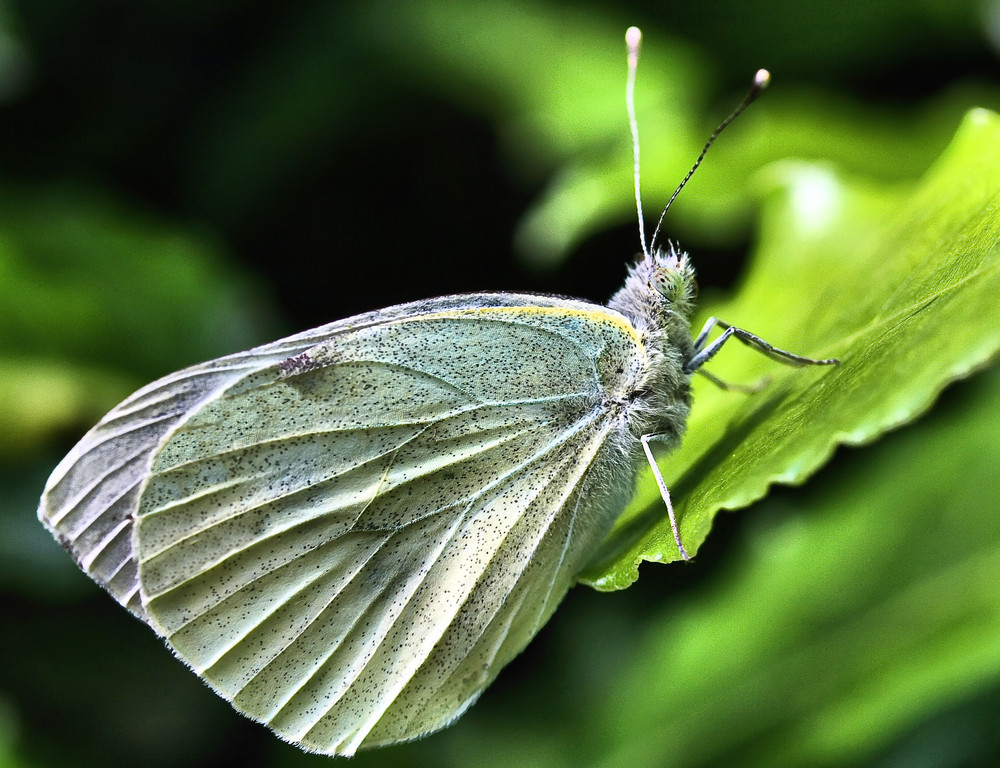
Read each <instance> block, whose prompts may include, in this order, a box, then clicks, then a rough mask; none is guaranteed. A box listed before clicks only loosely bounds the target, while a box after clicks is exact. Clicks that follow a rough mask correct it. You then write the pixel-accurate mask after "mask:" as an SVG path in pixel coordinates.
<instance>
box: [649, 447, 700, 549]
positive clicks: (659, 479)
mask: <svg viewBox="0 0 1000 768" xmlns="http://www.w3.org/2000/svg"><path fill="white" fill-rule="evenodd" d="M664 437H667V435H643V436H642V437H640V438H639V441H640V442H641V443H642V450H644V451H645V452H646V460H647V461H649V466H650V467H651V468H652V470H653V477H655V478H656V485H657V486H659V489H660V496H662V497H663V503H664V504H666V505H667V515H668V516H669V517H670V529H671V530H672V531H673V532H674V541H676V542H677V549H678V551H679V552H680V553H681V557H683V558H684V559H685V560H690V559H691V556H690V555H688V553H687V550H686V549H684V545H683V544H682V543H681V531H680V528H678V527H677V518H676V517H674V505H673V504H672V503H671V502H670V491H668V490H667V484H666V483H665V482H663V475H662V474H660V468H659V466H657V464H656V459H655V458H653V452H652V450H650V448H649V441H650V440H656V439H658V438H664Z"/></svg>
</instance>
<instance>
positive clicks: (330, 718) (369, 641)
mask: <svg viewBox="0 0 1000 768" xmlns="http://www.w3.org/2000/svg"><path fill="white" fill-rule="evenodd" d="M637 42H638V41H637V39H636V41H635V44H636V45H637ZM633 68H634V62H633ZM633 74H634V72H633ZM630 82H631V79H630ZM743 106H745V104H744V105H743ZM741 109H742V106H741ZM633 124H634V120H633ZM713 138H714V137H713ZM643 240H645V238H644V236H643ZM653 241H654V243H655V235H654V238H653ZM694 293H695V283H694V271H693V269H692V268H691V266H690V264H689V262H688V258H687V256H686V254H684V253H681V252H679V251H678V250H676V249H675V248H674V247H673V246H670V247H667V248H665V249H663V248H655V247H654V246H652V245H651V246H650V247H649V248H648V249H647V248H646V246H645V244H644V255H643V257H642V259H641V260H640V261H639V262H638V263H637V264H636V265H635V266H634V267H633V268H632V269H631V270H630V272H629V275H628V278H627V280H626V283H625V286H624V287H623V288H622V289H621V290H620V291H619V292H618V293H617V294H616V295H615V296H614V297H613V298H612V299H611V301H610V302H609V304H608V306H607V307H602V306H598V305H595V304H590V303H587V302H582V301H574V300H570V299H563V298H556V297H547V296H535V295H520V294H510V293H494V294H469V295H463V296H450V297H444V298H437V299H431V300H428V301H421V302H415V303H412V304H404V305H401V306H396V307H390V308H388V309H385V310H381V311H377V312H371V313H368V314H364V315H359V316H357V317H353V318H349V319H347V320H342V321H340V322H336V323H332V324H330V325H326V326H323V327H321V328H317V329H314V330H311V331H307V332H305V333H300V334H298V335H295V336H291V337H289V338H287V339H282V340H280V341H277V342H274V343H272V344H268V345H265V346H262V347H258V348H256V349H252V350H249V351H247V352H241V353H238V354H235V355H230V356H228V357H223V358H220V359H218V360H213V361H211V362H208V363H204V364H202V365H197V366H194V367H191V368H187V369H185V370H183V371H180V372H178V373H175V374H172V375H170V376H167V377H165V378H163V379H160V380H159V381H156V382H154V383H152V384H150V385H148V386H147V387H144V388H143V389H141V390H139V391H138V392H137V393H135V394H134V395H132V396H131V397H130V398H128V399H127V400H125V401H124V402H123V403H121V404H120V405H119V406H117V407H116V408H115V409H114V410H112V411H111V412H110V413H109V414H108V415H107V416H105V417H104V418H103V419H102V420H101V422H100V423H99V424H98V425H97V426H96V427H94V428H93V429H92V430H91V431H90V432H88V433H87V434H86V435H85V436H84V437H83V439H82V440H81V441H80V442H79V444H78V445H77V446H76V447H75V448H74V449H73V450H72V451H71V452H70V454H69V455H68V456H67V457H66V458H65V459H64V460H63V461H62V462H61V463H60V464H59V466H58V467H57V468H56V469H55V471H54V472H53V473H52V476H51V477H50V478H49V481H48V483H47V485H46V488H45V492H44V495H43V496H42V500H41V506H40V508H39V517H40V518H41V520H42V521H43V522H44V523H45V525H46V526H48V527H49V529H50V530H51V531H52V532H53V533H54V534H55V536H56V537H57V538H58V539H59V540H60V542H61V543H62V544H63V546H65V547H66V548H67V549H68V550H69V551H70V552H71V553H72V554H73V556H74V557H75V558H76V560H77V562H78V564H79V565H80V567H81V568H82V569H83V570H84V571H86V572H87V574H89V575H90V576H91V577H92V578H93V579H94V580H95V581H97V582H98V583H99V584H100V585H101V586H103V587H104V588H105V589H107V591H108V592H110V593H111V594H112V595H113V596H114V597H115V598H116V599H117V600H118V601H119V602H120V603H121V604H122V605H124V606H125V607H127V608H128V609H129V610H130V611H132V613H134V614H135V615H136V616H138V617H139V618H141V619H142V620H143V621H145V622H146V623H148V624H149V625H150V626H151V627H152V628H153V629H154V630H155V631H156V632H157V633H158V634H160V635H161V636H162V637H163V638H164V639H165V640H166V642H167V643H168V645H169V646H170V648H171V649H172V650H173V651H174V653H176V654H177V655H178V656H179V657H180V658H181V659H183V660H184V662H185V663H187V664H188V665H189V666H191V668H192V669H193V670H194V671H195V672H196V673H197V674H198V675H199V676H200V677H201V678H202V679H203V680H204V681H205V682H206V683H208V685H210V686H211V687H212V688H213V689H214V690H215V691H217V692H218V693H219V694H220V695H221V696H223V697H225V698H226V699H228V700H229V701H231V702H232V704H233V706H234V707H236V708H237V709H238V710H239V711H241V712H243V713H244V714H246V715H248V716H249V717H252V718H254V719H255V720H259V721H261V722H264V723H266V724H267V725H269V726H270V727H271V728H273V729H274V730H275V731H276V732H277V733H278V734H279V735H280V736H281V737H282V738H285V739H288V740H289V741H292V742H295V743H296V744H298V745H300V746H301V747H303V748H305V749H308V750H313V751H317V752H323V753H327V754H340V755H350V754H353V753H354V752H355V751H356V750H357V749H358V748H360V747H370V746H375V745H380V744H390V743H394V742H398V741H403V740H408V739H413V738H417V737H419V736H421V735H424V734H427V733H430V732H432V731H435V730H437V729H440V728H443V727H444V726H446V725H448V724H449V723H450V722H452V721H453V720H454V719H455V718H457V717H458V716H459V715H461V714H462V712H463V711H464V710H465V709H466V708H467V707H468V706H469V705H471V704H472V703H473V702H474V701H475V700H476V698H477V697H478V696H479V695H480V693H482V691H483V690H484V688H485V687H486V686H487V685H488V684H489V683H490V682H491V681H492V680H493V679H494V678H495V677H496V675H497V674H498V672H499V671H500V669H501V668H502V667H503V666H504V664H506V663H507V662H508V661H510V660H511V659H512V658H513V657H514V656H515V655H516V654H517V653H518V652H520V651H521V649H523V648H524V646H525V645H526V644H527V643H528V641H529V640H530V639H531V638H532V637H533V636H534V634H535V633H536V632H537V631H538V630H539V628H540V627H541V626H542V625H543V624H544V623H545V621H546V620H547V619H548V618H549V616H550V615H551V614H552V612H553V611H554V610H555V608H556V606H557V605H558V604H559V602H560V600H562V598H563V596H564V595H565V593H566V591H567V590H568V589H569V587H570V586H571V585H572V584H573V581H574V577H575V576H576V574H577V573H579V571H580V570H581V569H582V568H583V566H584V565H586V564H587V562H588V560H589V558H590V557H591V556H592V554H593V552H594V551H595V549H596V548H597V547H598V545H599V544H600V542H601V540H602V539H603V538H604V536H605V535H606V534H607V533H608V531H609V530H610V528H611V526H612V524H613V523H614V521H615V519H616V518H617V517H618V515H619V514H620V513H621V511H622V509H623V508H624V506H625V504H626V502H627V501H628V499H629V497H630V495H631V493H632V490H633V487H634V484H635V477H636V473H637V471H638V469H639V467H640V466H641V465H642V464H643V463H644V461H645V460H646V459H645V458H644V456H646V457H648V458H649V461H650V462H651V463H652V464H653V466H654V468H655V462H653V461H652V454H651V452H650V450H649V445H648V443H649V441H650V440H652V439H658V440H662V441H664V442H666V443H668V444H671V443H675V442H676V441H677V440H678V439H679V438H680V435H681V433H682V432H683V429H684V425H685V422H686V419H687V415H688V411H689V409H690V403H691V395H690V378H691V375H692V373H693V372H694V371H695V370H697V369H698V368H699V367H700V366H701V365H702V364H703V363H704V362H705V361H707V360H708V359H709V358H711V357H712V355H713V354H715V352H716V351H718V349H719V347H720V346H721V345H722V343H724V342H725V340H726V339H727V338H729V337H730V336H731V335H736V336H737V338H740V339H741V340H743V341H744V342H746V343H748V344H751V345H752V346H755V347H756V348H758V349H760V350H762V351H764V352H765V353H767V354H769V355H770V356H772V357H774V358H775V359H777V360H779V361H782V362H786V363H790V364H795V365H802V364H808V363H819V364H826V363H831V362H835V361H831V360H809V359H807V358H802V357H799V356H796V355H792V354H790V353H787V352H783V351H781V350H776V349H774V348H773V347H771V346H770V345H768V344H767V343H766V342H763V341H762V340H760V339H758V338H757V337H755V336H753V335H751V334H748V333H746V332H745V331H742V330H740V329H737V328H733V327H730V326H727V325H725V324H721V323H718V322H717V321H714V320H713V321H710V322H709V324H708V325H707V326H706V327H705V329H704V331H703V332H702V333H701V334H700V335H699V336H698V337H697V338H696V339H692V337H691V332H690V327H689V320H690V316H691V312H692V310H693V306H694ZM716 324H719V325H722V326H723V327H724V328H725V329H726V330H725V332H724V333H723V334H722V335H721V336H719V337H718V338H716V339H715V341H713V342H711V343H708V341H707V339H708V335H709V332H710V330H711V329H712V328H713V327H714V325H716ZM657 478H658V480H659V481H660V485H661V489H662V491H663V494H664V500H665V501H666V502H667V504H668V510H669V511H670V514H671V518H672V515H673V513H672V509H670V507H669V495H668V494H667V492H666V488H665V486H664V485H663V482H662V478H660V477H659V474H658V473H657ZM672 522H673V520H672ZM674 525H675V533H676V530H677V529H676V523H674ZM677 543H678V546H679V547H680V548H681V552H682V554H684V555H685V556H686V553H684V551H683V548H682V547H681V542H680V537H679V534H678V535H677Z"/></svg>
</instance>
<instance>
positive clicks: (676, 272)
mask: <svg viewBox="0 0 1000 768" xmlns="http://www.w3.org/2000/svg"><path fill="white" fill-rule="evenodd" d="M643 263H644V266H645V267H646V269H645V270H644V271H646V272H647V276H646V284H647V286H648V288H649V289H650V290H652V291H653V292H654V295H655V296H658V297H659V298H660V300H661V301H662V302H664V304H665V306H664V307H663V309H664V310H666V311H667V312H671V313H675V314H678V315H681V316H682V317H684V318H689V317H691V313H692V311H694V302H695V299H696V298H697V297H698V283H697V281H696V280H695V276H694V267H692V266H691V261H690V260H689V259H688V255H687V254H686V253H684V251H682V250H679V249H678V248H677V246H675V245H674V244H673V243H668V244H667V246H666V247H665V248H657V249H656V250H655V251H653V253H652V254H651V255H650V256H648V257H646V258H644V259H643Z"/></svg>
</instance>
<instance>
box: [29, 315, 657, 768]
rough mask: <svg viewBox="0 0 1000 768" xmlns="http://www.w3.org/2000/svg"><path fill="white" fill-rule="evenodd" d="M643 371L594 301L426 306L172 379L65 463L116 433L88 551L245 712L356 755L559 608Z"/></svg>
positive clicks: (421, 722) (480, 679)
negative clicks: (127, 579)
mask: <svg viewBox="0 0 1000 768" xmlns="http://www.w3.org/2000/svg"><path fill="white" fill-rule="evenodd" d="M642 366H643V360H642V347H641V344H639V343H638V339H637V338H636V337H635V335H634V331H632V330H631V329H630V327H629V326H627V324H626V323H624V321H623V320H621V318H620V317H619V316H617V315H615V314H614V313H609V312H607V311H606V310H603V309H602V308H600V307H596V306H593V305H589V304H583V303H580V302H570V301H564V300H558V299H546V298H543V297H514V298H513V299H512V297H510V296H505V297H502V299H501V298H500V297H489V296H475V297H454V298H451V299H440V300H434V301H432V302H425V303H421V304H417V305H408V307H402V308H396V309H395V310H389V311H388V313H381V314H379V315H378V316H375V315H369V316H362V317H360V318H354V319H353V320H350V321H344V322H343V323H338V324H335V325H334V326H328V327H327V328H326V329H320V331H319V332H314V333H313V334H312V335H303V336H300V337H293V338H292V339H289V340H285V341H284V342H278V343H276V344H275V345H270V346H269V347H263V348H260V349H258V350H256V351H252V352H251V353H246V354H245V355H242V356H234V357H233V358H226V359H223V360H222V361H219V362H218V363H215V364H212V365H210V366H200V367H196V368H195V369H190V370H189V371H188V372H187V375H185V374H184V372H182V373H181V374H175V375H174V376H173V377H168V378H167V379H165V380H163V381H162V382H160V383H158V384H159V386H157V385H156V384H154V385H152V386H151V387H149V388H147V389H146V390H144V391H142V392H140V393H138V394H137V395H136V396H134V397H133V398H131V399H130V400H129V401H126V403H124V404H123V405H122V406H119V408H117V409H116V410H115V411H113V412H112V414H109V417H107V418H106V419H105V422H102V425H99V427H98V428H96V430H100V429H101V428H102V426H103V427H105V429H106V430H107V431H106V432H92V433H91V435H93V436H94V437H93V438H92V437H91V435H88V437H87V438H85V439H84V441H83V443H82V444H85V445H83V447H82V448H80V447H78V450H77V451H75V453H76V458H75V460H74V462H72V463H71V467H70V468H69V470H65V469H64V470H63V471H62V473H61V477H62V478H66V477H69V476H72V475H75V474H76V472H77V470H76V467H77V466H79V467H80V469H79V470H78V471H79V472H80V473H81V474H80V476H81V477H82V476H83V474H82V473H83V472H84V470H85V467H84V465H91V468H92V467H93V466H97V465H99V464H100V463H101V462H102V461H105V460H106V458H107V456H108V455H111V456H114V457H118V456H119V449H116V448H115V447H114V439H113V438H112V439H110V440H109V439H101V438H104V437H105V435H106V434H110V433H111V432H114V434H115V435H128V438H127V439H126V438H118V440H119V445H120V446H123V447H127V448H128V450H127V451H124V452H122V453H121V458H115V460H114V461H112V462H110V465H111V466H114V467H116V468H117V467H120V469H116V472H117V475H116V477H117V476H118V475H120V476H121V477H123V478H128V479H129V481H130V483H131V484H128V483H122V482H121V481H116V487H117V488H121V487H123V486H124V485H128V488H129V489H130V490H129V493H130V494H131V495H129V493H122V492H121V491H120V490H119V491H117V492H116V493H111V492H109V491H102V490H101V483H97V484H96V485H94V486H93V488H92V489H91V491H90V493H89V496H88V498H91V497H92V498H94V499H99V500H97V501H94V502H92V503H91V507H92V512H91V514H92V515H93V514H94V513H95V512H96V513H98V514H97V518H98V519H100V520H102V525H103V529H106V532H104V533H103V537H102V536H101V535H95V536H94V537H93V538H94V539H101V538H103V540H114V541H117V538H118V537H120V536H121V535H122V533H123V532H125V531H128V532H129V533H130V542H131V549H129V547H126V546H124V545H121V546H114V547H103V548H102V549H101V552H102V553H103V552H104V551H112V552H115V561H121V562H124V563H126V565H127V567H128V568H130V569H134V572H135V574H136V575H137V584H138V602H139V608H138V609H136V608H133V610H135V611H136V612H137V613H140V615H143V616H144V617H145V619H146V620H147V621H148V622H149V623H150V624H151V625H152V626H153V627H154V629H156V630H157V631H158V632H159V633H161V634H162V635H163V636H164V637H165V638H166V639H167V641H168V642H169V643H170V645H171V646H172V648H173V649H174V650H175V652H176V653H177V654H178V655H179V656H180V657H181V658H182V659H184V661H185V662H187V663H188V664H189V665H191V666H192V668H193V669H194V670H195V671H196V672H197V673H198V674H199V675H200V676H201V677H202V678H203V679H204V680H206V682H208V684H209V685H211V686H212V687H213V688H214V689H215V690H217V691H218V692H219V693H220V694H221V695H223V696H224V697H226V698H227V699H229V700H231V701H232V702H233V704H234V706H236V707H237V708H238V709H240V710H241V711H243V712H244V713H246V714H248V715H249V716H251V717H253V718H255V719H257V720H261V721H263V722H265V723H267V724H268V725H270V726H271V727H272V728H273V729H274V730H275V731H276V732H277V733H279V734H280V735H281V736H282V737H284V738H286V739H289V740H291V741H294V742H296V743H299V744H301V745H302V746H304V747H306V748H307V749H312V750H316V751H320V752H325V753H330V754H352V753H353V752H354V751H355V750H356V749H357V748H358V747H359V746H362V745H364V746H372V745H375V744H382V743H391V742H395V741H400V740H405V739H411V738H416V737H417V736H420V735H422V734H425V733H427V732H430V731H433V730H436V729H438V728H441V727H443V726H445V725H447V724H448V723H449V722H451V721H452V720H453V719H454V718H455V717H457V716H458V715H459V714H461V713H462V712H463V711H464V709H465V708H466V707H468V706H469V704H471V703H472V701H474V700H475V698H476V697H477V696H478V695H479V693H480V692H481V691H482V690H483V689H484V688H485V687H486V685H487V684H488V683H489V682H490V681H491V680H492V679H493V678H494V677H495V676H496V674H497V673H498V672H499V670H500V668H501V667H502V666H503V665H504V664H505V663H506V662H507V661H509V660H510V659H511V658H512V657H513V656H514V655H515V654H516V653H518V652H519V651H520V650H521V649H522V648H523V647H524V645H526V644H527V642H528V641H529V640H530V638H531V637H532V636H533V635H534V634H535V633H536V632H537V630H538V629H539V628H540V627H541V625H542V624H543V623H544V621H545V620H546V619H547V618H548V616H549V615H550V614H551V612H552V611H553V610H554V609H555V607H556V605H557V604H558V602H559V601H560V600H561V599H562V597H563V595H564V594H565V592H566V590H567V589H568V588H569V586H570V585H571V583H572V580H573V576H574V574H575V573H576V572H577V571H578V570H579V568H580V567H581V566H582V565H583V563H584V562H585V561H586V559H587V558H588V556H589V555H590V553H591V552H592V551H593V549H594V548H595V547H596V545H597V544H598V543H599V542H600V540H601V538H603V536H604V535H605V533H606V532H607V530H608V528H609V527H610V525H611V523H612V522H613V521H614V518H615V517H616V516H617V514H618V513H619V512H620V510H621V508H622V507H623V506H624V504H625V501H626V499H627V496H628V493H629V490H630V487H631V483H632V480H633V476H634V470H633V469H632V468H631V467H632V466H633V465H632V464H631V463H630V462H625V466H626V469H624V470H623V469H622V465H623V458H625V457H623V456H622V455H621V451H622V444H621V429H622V425H623V423H624V422H623V420H622V419H621V417H620V414H618V412H617V411H616V409H615V407H612V406H611V405H609V403H612V402H615V397H616V396H617V394H620V392H621V391H625V389H627V387H628V386H630V383H629V382H630V381H632V380H633V379H634V378H635V377H636V376H639V375H640V373H641V370H642ZM192 381H196V382H198V384H197V385H196V386H192V385H191V382H192ZM192 393H193V394H192ZM150 403H155V404H156V406H155V407H152V410H151V406H150V405H149V404H150ZM136 414H141V416H139V417H137V416H136ZM153 414H155V415H156V418H153V417H152V415H153ZM150 422H151V423H154V424H155V425H156V426H155V427H153V428H150V427H148V425H147V424H148V423H150ZM164 425H165V426H164ZM134 435H141V436H142V438H141V440H139V439H137V438H135V437H133V436H134ZM88 439H89V442H88ZM147 446H151V447H147ZM144 451H145V452H144ZM71 456H72V454H71ZM629 458H630V459H631V457H629ZM102 482H107V480H106V479H105V480H103V481H102ZM63 485H64V484H60V483H57V484H56V487H62V486H63ZM133 487H134V490H131V489H132V488H133ZM102 494H104V495H102ZM49 495H51V492H50V494H49ZM68 495H69V494H65V493H64V494H62V496H61V497H60V498H63V497H67V496H68ZM84 495H85V496H86V495H87V494H84ZM112 497H114V499H115V500H116V501H115V503H117V504H118V506H119V508H117V509H116V510H115V512H114V514H113V515H112V516H111V517H109V518H108V520H106V521H103V518H102V517H101V515H100V514H99V510H100V506H99V505H100V504H101V503H105V502H106V500H108V499H111V498H112ZM133 497H134V498H133ZM74 498H81V494H80V493H77V494H75V495H74ZM118 499H127V500H128V503H126V502H124V501H122V502H119V501H117V500H118ZM130 504H133V505H134V506H131V507H130V506H129V505H130ZM43 506H44V502H43ZM64 506H65V505H64ZM113 506H114V504H112V505H109V507H108V508H109V509H111V508H112V507H113ZM130 508H131V509H132V511H131V512H127V510H128V509H130ZM106 514H107V513H106ZM99 527H100V526H99ZM109 534H111V536H110V537H109ZM83 540H84V539H83V538H82V537H80V536H78V537H76V539H75V540H74V541H75V542H77V546H78V547H79V546H80V542H82V541H83ZM126 555H128V557H126ZM102 556H103V555H100V556H96V557H95V556H94V555H93V554H92V553H91V552H88V551H85V550H83V549H80V550H78V557H79V558H80V560H81V564H85V563H89V562H90V561H93V562H95V563H96V562H97V561H98V560H100V559H101V557H102ZM120 570H121V569H120ZM103 573H104V572H103V571H102V574H103ZM105 584H107V585H117V582H116V581H115V579H114V577H112V578H110V579H107V580H106V581H105ZM109 591H113V590H111V589H110V586H109ZM122 594H123V595H124V594H125V592H122ZM119 599H120V600H121V599H122V598H121V597H120V598H119ZM135 601H136V598H135V597H134V596H132V595H130V596H129V597H128V598H127V599H125V600H122V602H124V603H126V604H128V605H129V606H130V607H131V606H133V605H134V603H135Z"/></svg>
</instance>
